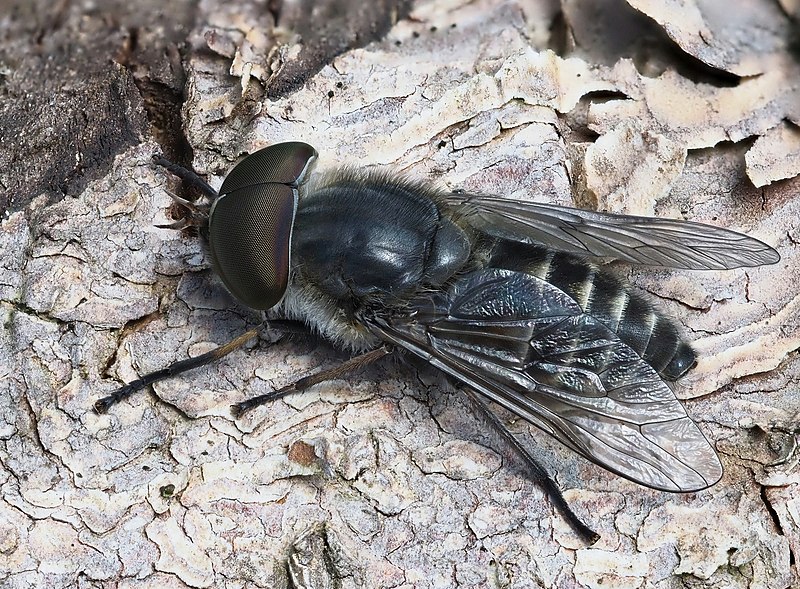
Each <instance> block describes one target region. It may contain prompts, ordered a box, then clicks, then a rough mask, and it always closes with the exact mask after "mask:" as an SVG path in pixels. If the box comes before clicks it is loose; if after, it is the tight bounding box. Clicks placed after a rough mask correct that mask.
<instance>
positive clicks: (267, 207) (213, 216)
mask: <svg viewBox="0 0 800 589" xmlns="http://www.w3.org/2000/svg"><path fill="white" fill-rule="evenodd" d="M316 159H317V152H316V150H315V149H314V148H313V147H311V146H310V145H308V144H306V143H300V142H296V141H292V142H287V143H278V144H276V145H271V146H270V147H266V148H264V149H261V150H259V151H257V152H255V153H253V154H251V155H249V156H247V157H246V158H245V159H243V160H242V161H241V162H239V164H237V165H236V167H235V168H233V170H231V172H230V173H229V174H228V175H227V176H226V178H225V180H224V182H223V183H222V186H221V187H220V190H219V196H217V198H216V199H215V200H214V201H213V203H212V204H211V207H210V209H209V212H208V226H207V228H206V232H205V233H206V236H207V238H208V245H209V250H210V253H211V262H212V265H213V267H214V270H215V271H216V272H217V274H218V275H219V276H220V278H221V279H222V282H223V283H224V284H225V286H226V287H227V288H228V290H229V291H230V292H231V293H232V294H233V295H234V296H235V297H236V298H238V299H239V300H240V301H242V302H243V303H244V304H245V305H247V306H248V307H251V308H253V309H259V310H264V309H269V308H271V307H274V306H275V305H277V304H278V303H279V302H280V301H281V299H282V298H283V296H284V294H285V293H286V289H287V287H288V283H289V275H290V259H291V256H290V253H291V252H290V250H291V241H292V229H293V226H294V219H295V215H296V213H297V203H298V200H299V197H300V193H301V191H302V189H303V185H304V184H305V183H306V181H307V180H308V177H309V175H310V172H311V169H312V168H313V165H314V163H315V161H316Z"/></svg>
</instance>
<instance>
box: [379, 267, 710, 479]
mask: <svg viewBox="0 0 800 589" xmlns="http://www.w3.org/2000/svg"><path fill="white" fill-rule="evenodd" d="M410 305H411V307H410V309H408V310H407V312H406V313H404V314H403V315H398V316H393V317H389V318H377V319H372V320H370V321H368V323H370V325H372V327H373V329H375V330H376V331H377V332H378V333H379V334H380V335H381V337H383V338H384V339H385V340H387V341H389V342H392V343H394V344H396V345H398V346H400V347H402V348H405V349H406V350H408V351H410V352H412V353H414V354H416V355H418V356H420V357H422V358H424V359H425V360H427V361H428V362H430V363H431V364H433V365H434V366H436V367H438V368H440V369H441V370H444V371H445V372H447V373H449V374H451V375H452V376H454V377H456V378H458V379H459V380H461V381H462V382H464V383H466V384H468V385H470V386H471V387H472V388H474V389H475V390H477V391H478V392H480V393H482V394H483V395H485V396H486V397H488V398H489V399H491V400H492V401H495V402H496V403H499V404H500V405H502V406H504V407H506V408H507V409H509V410H511V411H513V412H514V413H516V414H517V415H520V416H521V417H523V418H525V419H527V420H528V421H530V422H531V423H532V424H534V425H536V426H537V427H539V428H541V429H542V430H544V431H546V432H547V433H549V434H551V435H552V436H554V437H555V438H557V439H558V440H560V441H561V442H563V443H564V444H566V445H567V446H568V447H570V448H572V449H573V450H574V451H576V452H578V453H579V454H582V455H583V456H585V457H586V458H588V459H589V460H592V461H593V462H596V463H597V464H599V465H601V466H603V467H604V468H607V469H608V470H611V471H613V472H616V473H618V474H620V475H622V476H624V477H626V478H629V479H631V480H633V481H635V482H637V483H641V484H643V485H647V486H649V487H653V488H656V489H661V490H665V491H681V492H687V491H695V490H699V489H703V488H705V487H708V486H710V485H713V484H714V483H715V482H716V481H718V480H719V478H720V477H721V476H722V466H721V465H720V462H719V459H718V458H717V455H716V453H715V452H714V450H713V449H712V448H711V446H710V445H709V443H708V441H707V440H706V439H705V437H704V436H703V434H702V433H701V432H700V430H699V429H698V427H697V425H695V423H694V422H693V421H692V420H691V419H690V418H689V417H688V416H687V414H686V411H685V409H684V408H683V406H682V405H681V404H680V402H679V401H678V400H677V399H676V398H675V395H674V394H673V392H672V391H671V390H670V389H669V387H667V386H666V385H665V384H664V383H663V382H662V381H661V379H660V378H659V377H658V375H657V374H656V372H655V371H654V370H653V369H652V368H651V367H650V366H649V365H648V364H647V363H646V362H644V361H643V360H642V359H641V358H640V357H639V356H638V355H637V354H636V353H635V352H634V351H633V350H632V349H631V348H629V347H628V346H626V345H625V344H624V343H623V342H622V341H620V339H619V338H618V337H617V335H616V334H615V333H614V332H612V331H611V330H609V329H608V328H607V327H605V326H604V325H603V324H602V323H600V322H599V321H597V320H595V319H594V318H592V317H591V316H590V315H587V314H585V313H583V311H582V310H581V309H580V307H578V305H577V304H576V303H575V302H574V301H573V300H572V299H571V298H570V297H568V296H567V295H565V294H564V293H563V292H561V291H560V290H559V289H557V288H555V287H554V286H552V285H550V284H548V283H547V282H545V281H543V280H540V279H538V278H536V277H535V276H531V275H529V274H526V273H523V272H514V271H511V270H499V269H485V270H478V271H475V272H472V273H470V274H467V275H465V276H463V277H461V278H460V279H459V280H458V281H457V282H456V283H455V284H454V285H453V286H452V288H451V289H450V290H449V291H448V292H446V293H445V292H438V293H432V294H430V295H425V296H423V297H420V298H418V299H416V300H414V301H412V302H411V303H410Z"/></svg>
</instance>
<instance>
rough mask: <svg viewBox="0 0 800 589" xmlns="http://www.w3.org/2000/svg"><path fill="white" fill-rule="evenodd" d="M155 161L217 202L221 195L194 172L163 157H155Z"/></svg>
mask: <svg viewBox="0 0 800 589" xmlns="http://www.w3.org/2000/svg"><path fill="white" fill-rule="evenodd" d="M153 161H154V162H155V163H156V164H158V165H159V166H161V167H162V168H166V169H167V170H169V171H170V172H172V173H173V174H175V175H176V176H177V177H178V178H180V179H181V180H183V181H184V182H186V183H187V184H190V185H191V186H195V187H196V188H197V189H198V190H199V191H200V192H202V193H203V194H205V195H206V196H207V197H209V198H210V199H211V200H212V201H213V200H215V199H216V198H217V197H218V196H219V193H218V192H217V191H216V190H214V189H213V188H211V186H210V185H209V184H208V182H206V181H205V180H203V179H202V178H201V177H200V176H198V175H197V174H195V173H194V172H193V171H192V170H188V169H186V168H184V167H183V166H179V165H178V164H173V163H172V162H171V161H169V160H168V159H165V158H163V157H161V156H160V155H154V156H153Z"/></svg>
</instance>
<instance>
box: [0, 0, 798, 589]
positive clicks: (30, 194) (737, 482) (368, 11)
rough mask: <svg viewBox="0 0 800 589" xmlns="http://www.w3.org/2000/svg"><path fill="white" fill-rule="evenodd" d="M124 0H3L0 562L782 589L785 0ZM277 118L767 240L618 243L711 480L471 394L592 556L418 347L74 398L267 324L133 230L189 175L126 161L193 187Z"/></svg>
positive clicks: (271, 139) (148, 573) (790, 437)
mask: <svg viewBox="0 0 800 589" xmlns="http://www.w3.org/2000/svg"><path fill="white" fill-rule="evenodd" d="M129 4H132V3H123V2H112V1H109V0H106V1H100V2H97V3H96V4H95V5H94V6H95V7H94V8H92V7H91V6H90V5H88V4H87V5H84V4H79V3H72V2H69V1H67V0H65V1H63V2H61V3H59V4H58V5H57V6H55V7H53V6H51V5H50V4H48V3H43V2H39V3H38V4H37V3H33V4H32V3H30V2H19V3H9V2H5V3H3V4H0V14H4V15H5V18H0V92H2V101H1V102H0V134H1V135H2V138H3V141H2V142H0V189H2V190H3V192H2V196H0V207H2V208H3V210H4V212H5V215H4V216H3V217H2V221H0V244H2V246H1V247H2V249H1V250H0V251H2V258H1V259H0V315H2V322H3V329H2V331H0V405H2V407H3V412H2V414H3V415H4V419H3V420H2V422H0V585H2V586H7V587H19V588H21V587H74V586H78V587H95V586H103V587H106V586H108V587H116V586H120V587H149V586H152V587H156V586H158V587H271V588H280V587H291V586H296V587H370V588H383V587H386V588H388V587H418V588H426V587H430V588H433V587H436V588H449V587H514V588H522V587H547V588H551V587H584V586H585V587H652V588H668V587H669V588H672V587H701V586H715V587H748V588H755V587H764V588H776V589H777V588H784V587H792V586H797V585H798V583H800V578H798V572H797V565H796V561H797V557H798V556H799V555H800V533H799V531H798V530H799V529H800V503H798V497H799V496H800V492H799V491H800V471H798V469H797V462H798V457H799V456H800V454H798V451H797V448H796V445H797V441H798V419H799V418H800V396H799V395H798V390H800V387H798V384H800V360H798V353H797V352H798V349H800V321H799V320H798V316H800V294H798V287H797V284H798V281H800V265H799V264H798V253H797V249H798V248H797V242H798V240H800V226H799V222H798V219H800V199H797V198H796V195H797V193H798V189H799V188H800V179H799V178H798V174H800V131H799V130H798V124H800V107H798V105H800V100H798V96H799V95H800V92H799V91H798V90H799V89H800V76H798V73H799V72H800V66H798V62H797V57H796V56H797V53H796V47H794V46H793V45H792V44H791V39H793V38H794V39H795V40H796V36H797V33H796V31H797V27H798V21H797V18H798V14H797V12H796V8H793V5H792V4H791V3H790V2H788V0H786V2H785V3H782V4H778V3H774V2H771V1H769V0H759V1H757V2H751V3H748V4H746V5H745V3H743V5H742V6H741V7H739V8H737V9H731V10H729V11H723V10H721V9H720V8H718V7H717V5H716V4H715V3H713V2H711V1H710V0H708V1H706V2H699V1H698V2H696V3H695V2H688V3H682V4H681V6H682V9H681V10H678V9H677V8H673V7H672V5H671V4H670V3H666V4H665V3H663V2H658V3H655V2H654V3H650V2H641V1H635V0H629V2H628V3H624V2H622V1H621V0H613V1H612V0H604V1H603V2H588V1H586V0H563V2H560V3H559V2H557V1H555V0H540V1H538V2H536V1H526V0H511V1H508V0H505V1H500V0H477V1H471V2H470V1H466V0H463V1H462V0H455V1H447V0H418V1H417V2H416V3H414V4H413V5H411V4H410V3H406V2H402V1H399V0H398V1H396V2H391V1H388V0H387V1H385V2H376V3H369V2H366V3H361V4H360V5H358V6H355V3H350V4H348V3H347V2H345V3H344V4H342V2H317V3H307V2H289V1H288V0H284V2H282V3H281V2H266V3H265V2H264V1H262V0H238V1H236V2H230V1H229V2H222V1H221V0H202V1H201V2H189V1H187V0H176V1H175V2H172V3H170V4H169V8H163V6H164V5H163V3H160V2H159V3H156V2H151V1H149V0H148V1H145V2H139V3H136V5H135V6H132V5H129ZM361 5H364V6H361ZM748 11H749V12H748ZM287 140H300V141H306V142H308V143H310V144H312V145H314V146H315V147H316V148H317V150H318V151H319V152H320V161H319V164H318V167H319V169H326V168H328V169H330V168H335V167H337V166H342V165H358V166H382V167H384V166H385V167H387V168H390V169H393V170H396V172H393V173H398V174H403V175H406V176H409V177H413V178H416V179H422V180H425V181H430V182H432V183H434V184H436V185H438V186H442V187H446V188H448V189H463V190H467V191H476V192H481V193H490V194H497V195H501V196H507V197H515V198H523V199H535V200H538V201H543V202H552V203H557V204H562V205H571V206H582V207H587V208H597V209H600V210H605V211H612V212H621V213H629V214H638V215H657V216H668V217H676V218H684V219H688V220H694V221H702V222H708V223H712V224H717V225H722V226H726V227H730V228H732V229H736V230H738V231H741V232H746V233H748V234H749V235H752V236H754V237H757V238H759V239H761V240H763V241H765V242H767V243H769V244H771V245H772V246H774V247H776V248H777V249H778V250H779V252H780V253H781V256H782V261H781V262H780V263H779V264H777V265H774V266H769V267H761V268H753V269H742V270H735V271H729V272H703V273H700V272H681V271H670V270H663V269H651V268H631V267H628V266H625V265H622V264H617V265H616V266H615V267H614V271H615V272H617V273H618V274H620V275H622V276H624V277H626V278H627V279H628V280H630V281H631V282H632V283H634V284H635V285H636V286H637V287H639V288H641V289H643V290H644V291H646V292H647V293H649V295H650V297H651V298H652V299H654V301H655V304H657V306H658V307H659V308H662V309H664V310H665V311H666V312H667V313H668V314H670V315H671V316H673V317H675V318H676V319H677V320H678V322H679V323H680V324H682V325H683V326H684V328H685V331H686V333H687V334H688V335H689V337H690V339H692V340H693V341H694V343H695V346H696V349H697V350H698V351H699V356H700V361H699V364H698V366H697V367H696V368H695V369H694V370H693V371H692V372H691V373H690V374H689V375H688V376H687V377H686V378H684V379H682V380H680V381H679V382H678V383H677V384H676V386H675V389H676V393H677V395H678V396H679V398H681V399H684V400H685V405H686V407H687V411H688V412H689V414H690V415H691V416H692V417H693V418H694V419H695V421H696V422H697V423H698V424H699V425H700V427H701V429H702V430H703V431H704V433H705V434H706V435H707V437H708V439H709V440H710V441H711V442H712V444H713V445H714V446H715V448H716V449H717V451H718V453H719V454H720V457H721V459H722V462H723V465H724V467H725V475H724V477H723V479H722V480H721V481H720V482H719V483H718V484H717V485H715V486H714V487H712V488H710V489H708V490H705V491H702V492H698V493H692V494H683V495H671V494H666V493H661V492H657V491H653V490H650V489H646V488H643V487H640V486H637V485H635V484H633V483H630V482H627V481H626V480H623V479H621V478H619V477H617V476H615V475H613V474H611V473H609V472H606V471H604V470H602V469H601V468H599V467H597V466H594V465H592V464H590V463H588V462H587V461H585V460H583V459H582V458H579V457H577V456H576V455H574V454H572V453H571V452H569V451H568V450H566V449H565V448H564V447H563V446H561V445H559V444H558V443H557V442H555V441H554V440H551V439H550V438H548V437H547V436H545V435H544V434H541V433H540V432H538V431H537V430H534V429H533V428H532V427H531V426H529V425H528V424H527V423H525V422H523V421H521V420H516V421H513V422H512V421H511V420H512V418H513V416H511V415H509V414H507V413H504V412H502V411H499V410H498V413H499V414H500V416H501V417H502V418H503V419H505V420H508V421H509V426H510V427H511V429H512V431H513V432H514V433H515V435H516V436H517V437H518V439H519V440H520V441H521V442H522V443H523V444H524V445H525V446H526V447H527V448H529V449H530V451H531V452H532V453H534V455H536V456H537V457H539V459H540V460H541V461H542V463H543V464H544V465H545V466H546V468H547V469H548V470H549V471H550V472H551V473H555V476H556V479H557V481H558V483H559V485H560V486H561V487H562V488H563V489H566V492H565V496H566V498H567V500H568V502H569V503H570V504H571V505H572V506H573V508H574V509H575V510H576V511H577V513H578V514H579V515H580V516H581V517H582V518H584V520H585V521H586V522H587V523H588V524H590V525H591V526H592V527H594V528H595V529H596V530H597V531H598V532H599V533H600V535H601V539H600V540H599V541H598V542H597V543H596V544H594V545H593V546H586V545H585V543H584V542H582V541H581V540H580V539H579V538H578V536H576V534H575V533H574V532H573V531H572V530H571V529H570V528H569V526H568V525H567V523H566V522H565V520H564V519H563V518H562V516H561V515H560V514H559V513H558V512H556V511H554V509H553V507H552V505H551V504H550V503H549V501H548V500H547V498H546V497H545V496H544V494H543V492H542V491H541V489H539V488H537V487H536V486H535V485H534V484H533V483H532V482H531V481H530V480H529V478H528V477H527V476H526V472H525V469H524V467H523V466H521V465H520V463H519V462H518V460H517V459H516V458H515V457H514V456H513V454H512V453H510V452H509V451H508V450H507V449H506V448H505V447H504V445H503V443H502V441H501V440H499V439H497V438H496V437H495V436H494V435H492V434H491V433H490V432H488V430H487V428H486V424H485V423H483V422H482V421H481V419H480V416H479V415H477V416H476V415H475V414H474V412H473V409H472V407H471V405H470V403H469V401H468V400H467V399H466V398H465V396H464V395H463V394H462V393H460V392H458V391H457V390H455V389H454V388H453V387H452V386H451V385H450V384H448V382H446V381H445V379H444V378H443V377H442V376H441V375H439V374H438V373H437V372H436V371H434V370H433V369H430V368H426V367H418V366H407V365H400V364H394V363H392V362H389V361H385V360H384V361H381V362H380V363H378V364H376V365H375V366H371V367H367V368H365V369H363V370H361V371H360V372H358V373H356V374H353V375H352V376H349V377H347V378H344V379H340V380H336V381H332V382H329V383H324V384H321V385H318V386H316V387H314V388H313V389H311V390H310V391H307V392H304V393H300V394H297V395H294V396H289V397H286V398H285V399H283V400H280V401H277V402H275V403H273V404H271V405H269V406H265V407H261V408H259V409H257V410H255V411H254V412H252V413H251V414H248V416H247V417H245V418H244V419H241V420H234V419H233V417H232V416H231V414H230V411H229V407H230V405H231V404H232V403H234V402H237V401H241V400H243V399H245V398H247V397H251V396H255V395H258V394H262V393H265V392H267V391H269V390H272V389H275V388H278V387H281V386H283V385H285V384H287V383H289V382H291V381H292V380H294V379H296V378H297V377H298V376H302V375H304V374H306V373H307V372H308V371H310V370H314V369H316V368H318V367H330V366H333V365H335V364H336V363H337V362H341V361H342V360H344V359H346V358H347V354H346V353H344V352H341V351H337V350H335V349H334V348H332V347H331V346H330V345H328V344H326V343H324V342H320V341H317V340H315V339H313V338H308V339H304V338H290V339H287V340H281V341H280V342H278V343H272V342H270V341H268V340H267V339H266V338H265V339H262V340H260V341H257V342H255V343H251V344H250V345H249V346H247V347H245V348H244V349H242V350H239V351H237V352H234V353H232V354H230V355H229V356H227V357H226V358H224V359H223V360H221V361H220V362H218V363H217V364H215V365H212V366H208V367H205V368H201V369H198V370H196V371H193V372H190V373H187V374H185V375H183V376H181V377H179V378H175V379H172V380H168V381H164V382H162V383H158V384H156V385H153V387H152V389H151V391H152V392H150V391H148V392H145V393H142V394H139V395H137V396H134V397H131V398H130V399H129V400H127V401H125V402H124V403H122V404H120V405H118V406H115V407H113V408H112V409H111V410H110V411H109V413H108V414H106V415H97V414H95V413H93V411H92V405H93V403H94V401H95V400H96V399H97V398H99V397H101V396H103V395H105V394H107V393H109V392H110V391H112V390H113V389H115V388H117V387H118V386H119V385H120V383H121V382H122V381H124V382H129V381H131V380H134V379H135V378H137V377H138V376H140V375H141V374H143V373H146V372H150V371H152V370H156V369H158V368H161V367H163V366H165V365H166V364H168V363H170V362H173V361H175V360H179V359H181V358H185V357H187V356H195V355H197V354H200V353H203V352H206V351H208V350H209V349H211V348H213V347H214V346H215V345H218V344H221V343H223V342H225V341H228V340H229V339H231V338H233V337H235V336H236V335H239V334H240V333H243V332H244V331H246V330H247V329H248V328H250V327H252V326H254V325H256V324H257V323H258V322H259V320H260V318H259V316H258V314H256V313H254V312H253V311H251V310H248V309H246V308H244V307H243V306H241V305H240V304H238V303H237V302H236V301H235V300H233V299H232V297H231V296H230V295H229V294H227V293H226V291H225V290H224V288H223V287H222V285H221V283H220V282H219V281H218V280H217V279H216V278H215V277H214V276H213V273H212V272H211V271H210V269H209V263H208V258H207V256H206V254H205V252H204V250H203V247H202V244H201V242H200V240H199V238H198V237H197V236H196V235H192V234H191V233H190V232H188V231H183V232H179V231H173V230H168V229H162V228H158V227H157V225H160V224H167V223H170V222H172V221H174V218H173V217H174V216H175V215H176V214H178V213H179V211H177V210H176V209H174V208H173V207H172V200H171V198H170V196H169V195H168V193H167V190H170V191H175V192H178V193H179V194H184V195H185V193H184V189H183V188H182V187H181V186H180V185H179V184H178V183H177V182H176V181H175V179H174V178H172V177H170V176H169V175H168V174H166V173H165V172H164V170H162V169H160V168H157V167H155V166H154V165H152V163H151V157H152V156H153V155H154V154H164V155H165V156H166V157H168V158H169V159H172V160H173V161H177V162H179V163H183V164H186V165H192V166H193V167H194V168H195V169H196V170H197V171H198V172H199V173H200V174H202V175H204V176H206V177H207V179H208V180H209V182H210V183H211V184H212V185H213V186H219V184H220V182H221V180H222V178H223V177H224V175H225V173H226V172H227V171H228V170H229V169H230V168H231V167H232V166H233V164H234V163H235V162H236V161H237V160H238V159H239V158H240V157H241V156H243V155H245V154H247V153H251V152H253V151H254V150H256V149H258V148H261V147H264V146H266V145H269V144H272V143H275V142H278V141H287ZM781 459H783V461H782V462H780V460H781ZM775 462H779V463H777V464H774V465H770V464H771V463H775Z"/></svg>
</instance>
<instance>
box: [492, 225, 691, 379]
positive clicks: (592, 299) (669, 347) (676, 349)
mask: <svg viewBox="0 0 800 589" xmlns="http://www.w3.org/2000/svg"><path fill="white" fill-rule="evenodd" d="M488 265H489V266H492V267H497V268H507V269H509V270H517V271H525V272H528V273H530V274H532V275H534V276H536V277H537V278H541V279H543V280H546V281H547V282H548V283H550V284H552V285H553V286H555V287H557V288H558V289H560V290H562V291H564V292H565V293H567V294H568V295H569V296H570V297H572V298H573V299H574V300H575V301H576V302H577V303H578V304H579V305H580V306H581V308H582V309H583V310H584V311H585V312H586V313H588V314H589V315H591V316H592V317H594V318H596V319H598V320H599V321H602V322H603V323H604V324H605V325H607V326H608V327H609V328H610V329H612V330H613V331H615V332H616V333H617V335H619V337H620V339H621V340H622V341H623V342H625V343H626V344H627V345H628V346H630V347H631V348H632V349H633V350H634V351H636V353H638V354H639V355H640V356H641V357H642V359H643V360H644V361H645V362H647V363H648V364H650V366H652V367H653V369H655V371H656V372H658V373H659V374H660V375H661V377H662V378H665V379H667V380H676V379H677V378H680V377H681V376H683V374H685V373H686V372H687V371H688V370H689V369H690V368H691V367H692V366H693V365H694V363H695V354H694V351H693V350H692V348H691V346H689V344H687V343H686V342H685V341H683V339H682V338H681V336H680V334H679V332H678V329H677V328H676V327H675V325H674V324H673V323H672V321H670V320H669V319H667V318H665V317H663V316H662V315H660V314H659V313H658V312H657V311H655V310H654V309H653V307H652V305H650V304H649V303H648V302H647V301H646V300H645V299H644V297H642V296H641V295H638V294H636V293H635V292H632V291H631V289H630V288H629V287H628V286H626V285H625V284H624V283H623V282H622V281H620V280H619V279H618V278H616V277H615V276H613V275H612V274H610V273H608V272H606V271H604V270H603V269H601V268H599V267H597V266H595V265H593V264H590V263H588V262H586V261H584V260H582V259H580V258H577V257H575V256H572V255H570V254H565V253H563V252H557V251H553V250H548V249H545V248H539V247H535V246H529V245H525V244H520V243H515V242H506V241H501V242H499V243H498V244H497V245H495V246H494V248H493V249H492V253H491V255H490V260H489V263H488Z"/></svg>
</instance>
